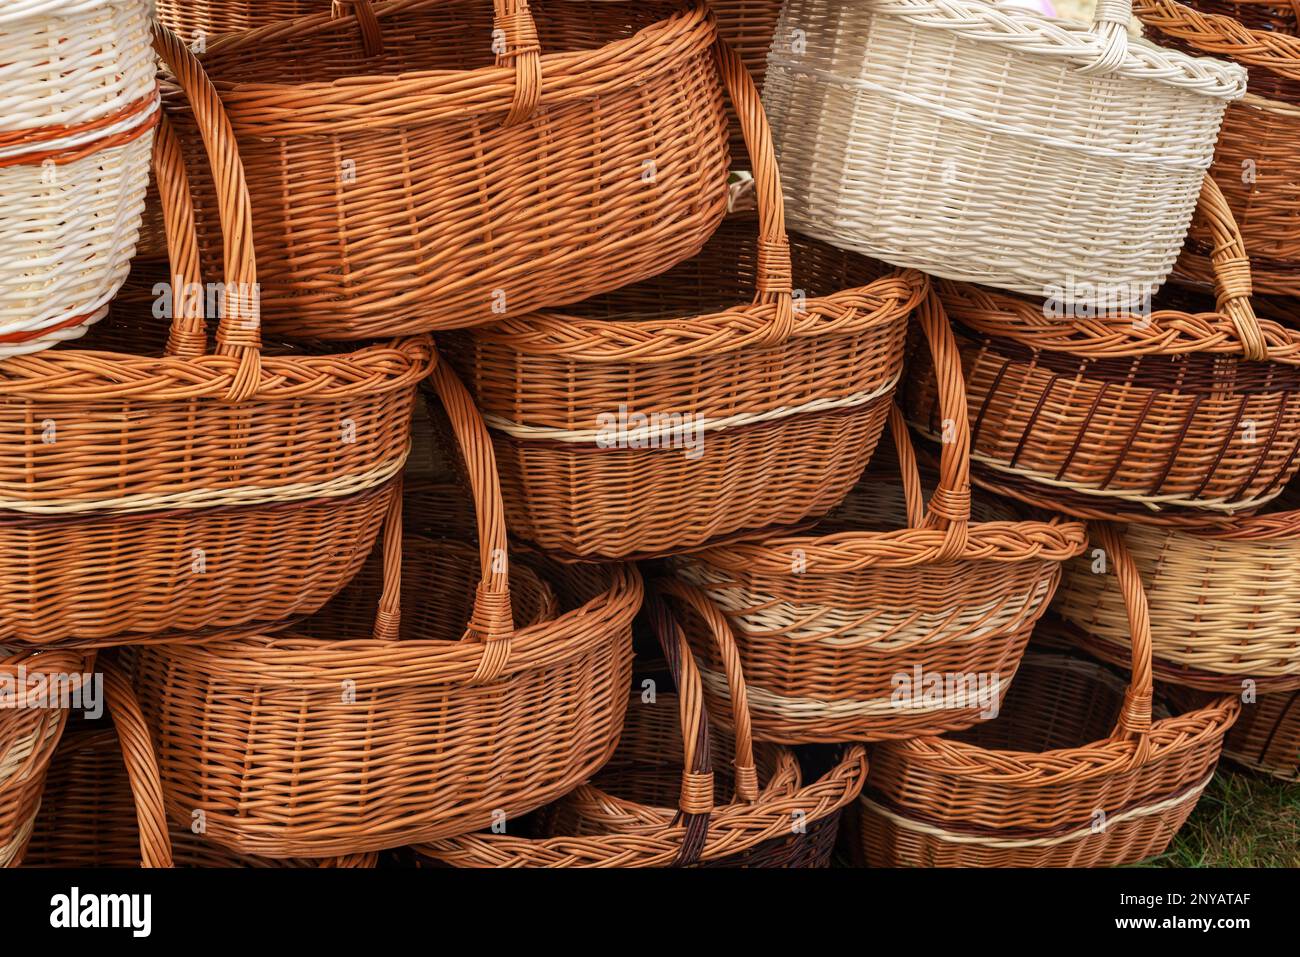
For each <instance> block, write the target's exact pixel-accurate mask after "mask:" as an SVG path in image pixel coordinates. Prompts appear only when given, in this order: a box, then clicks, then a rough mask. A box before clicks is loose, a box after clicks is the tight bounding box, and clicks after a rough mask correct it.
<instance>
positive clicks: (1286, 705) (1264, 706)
mask: <svg viewBox="0 0 1300 957" xmlns="http://www.w3.org/2000/svg"><path fill="white" fill-rule="evenodd" d="M1165 690H1166V692H1167V694H1168V696H1169V700H1170V701H1171V702H1173V703H1174V704H1175V705H1177V706H1178V707H1182V708H1194V707H1199V706H1200V705H1202V704H1204V703H1205V701H1206V699H1207V698H1208V695H1207V693H1206V692H1203V691H1192V690H1189V689H1185V688H1178V687H1168V688H1166V689H1165ZM1223 756H1224V757H1225V758H1227V759H1228V760H1230V761H1233V762H1234V763H1236V764H1239V765H1241V766H1242V767H1244V768H1249V769H1250V770H1252V771H1258V772H1260V773H1261V774H1267V775H1270V776H1272V777H1275V778H1278V779H1279V780H1282V781H1295V782H1300V691H1291V692H1283V693H1281V694H1262V695H1259V696H1258V698H1257V699H1255V700H1252V701H1244V702H1243V703H1242V705H1241V717H1240V718H1238V719H1237V723H1236V724H1234V725H1233V726H1232V730H1231V731H1229V732H1228V739H1227V740H1226V741H1225V742H1224V744H1223Z"/></svg>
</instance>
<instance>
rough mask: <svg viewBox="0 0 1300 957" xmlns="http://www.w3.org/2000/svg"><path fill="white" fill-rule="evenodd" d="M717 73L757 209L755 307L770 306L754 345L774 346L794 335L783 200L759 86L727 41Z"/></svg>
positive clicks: (718, 51)
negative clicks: (738, 135)
mask: <svg viewBox="0 0 1300 957" xmlns="http://www.w3.org/2000/svg"><path fill="white" fill-rule="evenodd" d="M713 49H714V54H715V57H716V59H717V61H718V72H719V73H720V74H721V75H722V82H723V85H724V86H725V87H726V90H727V95H728V96H729V97H730V98H731V106H732V108H733V109H734V110H735V113H736V116H737V117H738V118H739V120H740V131H741V134H742V135H743V137H744V140H745V147H746V148H747V149H748V150H749V157H750V162H751V165H752V166H753V167H754V169H753V176H754V198H755V203H756V205H757V206H758V268H757V276H756V281H755V284H754V285H755V293H754V304H755V305H759V306H762V305H769V304H770V305H772V306H773V310H772V321H771V323H770V324H769V325H768V327H767V329H766V330H765V332H764V336H763V338H762V340H760V342H759V345H760V347H762V346H776V345H780V344H782V343H784V342H785V341H786V340H788V339H789V338H790V336H791V334H792V333H793V332H794V267H793V265H792V264H791V261H790V239H789V237H788V236H787V235H786V231H785V199H784V196H783V194H782V192H781V172H780V170H779V169H777V163H776V147H775V146H774V145H773V143H772V128H771V126H769V125H768V122H767V114H766V113H764V112H763V101H762V98H761V97H760V96H759V93H758V87H757V86H755V85H754V78H753V77H752V76H751V75H750V73H749V70H748V69H746V68H745V63H744V61H743V60H741V58H740V54H738V53H737V52H736V51H735V50H733V49H732V48H731V47H730V46H728V45H727V43H726V41H724V40H718V42H717V43H716V44H715V45H714V48H713Z"/></svg>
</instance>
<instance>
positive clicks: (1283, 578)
mask: <svg viewBox="0 0 1300 957" xmlns="http://www.w3.org/2000/svg"><path fill="white" fill-rule="evenodd" d="M1274 505H1280V506H1281V507H1278V508H1270V509H1268V510H1266V511H1264V512H1262V513H1260V514H1259V515H1255V516H1252V517H1250V518H1243V519H1239V520H1237V521H1235V522H1233V523H1232V524H1230V525H1227V526H1223V527H1215V528H1205V529H1179V528H1159V527H1149V526H1144V525H1131V526H1129V527H1128V528H1127V529H1126V530H1125V531H1124V537H1125V544H1126V545H1127V547H1128V550H1129V552H1130V554H1131V555H1132V556H1133V559H1134V561H1135V562H1136V563H1137V567H1138V571H1139V573H1140V574H1141V575H1142V583H1143V585H1144V587H1145V589H1146V596H1147V604H1148V606H1149V607H1150V609H1151V642H1152V653H1153V655H1154V669H1155V676H1156V678H1157V679H1158V680H1160V681H1164V682H1168V683H1171V684H1177V685H1185V686H1187V687H1191V688H1200V689H1203V690H1205V691H1216V692H1219V693H1223V694H1236V693H1240V692H1241V691H1242V688H1243V683H1249V686H1250V687H1251V688H1253V689H1255V690H1257V691H1259V692H1268V693H1269V694H1270V695H1273V694H1275V693H1278V692H1288V691H1296V690H1300V507H1297V506H1300V488H1296V487H1295V486H1294V485H1293V486H1292V487H1291V488H1289V489H1288V490H1287V492H1286V493H1285V494H1284V495H1283V496H1282V498H1280V499H1277V500H1275V502H1274ZM1099 558H1100V556H1098V555H1097V554H1096V553H1093V554H1089V555H1083V556H1081V557H1079V558H1076V559H1074V560H1073V561H1070V562H1067V563H1066V565H1065V571H1064V576H1063V578H1062V580H1061V587H1060V589H1059V591H1058V592H1057V594H1056V600H1055V602H1054V604H1053V606H1052V609H1053V611H1054V612H1055V613H1056V614H1058V615H1060V616H1061V617H1062V618H1064V619H1066V620H1067V621H1069V622H1071V623H1072V624H1074V625H1075V626H1077V629H1078V631H1079V634H1078V636H1077V640H1076V644H1078V645H1080V646H1081V647H1083V648H1085V649H1086V650H1087V651H1089V652H1090V653H1092V654H1094V655H1096V656H1097V657H1099V658H1102V659H1104V660H1106V661H1109V662H1111V663H1114V664H1123V663H1124V661H1125V660H1126V651H1127V649H1126V647H1125V645H1126V644H1127V631H1126V622H1127V616H1126V615H1125V611H1124V601H1123V596H1122V595H1121V594H1120V591H1119V589H1118V587H1117V586H1116V582H1115V579H1114V578H1113V577H1111V576H1109V575H1106V574H1102V573H1101V572H1102V571H1103V569H1102V563H1101V562H1100V561H1099V560H1098V559H1099ZM1281 697H1285V695H1284V694H1283V695H1281Z"/></svg>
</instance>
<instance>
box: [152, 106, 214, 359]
mask: <svg viewBox="0 0 1300 957" xmlns="http://www.w3.org/2000/svg"><path fill="white" fill-rule="evenodd" d="M153 169H154V183H155V184H156V185H157V187H158V197H159V199H160V201H161V206H162V214H163V232H164V234H165V235H166V237H167V261H168V262H169V263H170V264H171V272H170V273H169V274H168V279H169V281H170V282H171V284H172V322H171V329H170V330H169V332H168V334H167V349H166V355H169V356H178V357H180V358H182V359H194V358H197V357H199V356H201V355H203V354H204V353H205V352H207V350H208V334H207V327H206V325H205V318H206V317H205V313H204V306H203V303H204V296H203V293H202V291H201V290H202V275H201V272H200V269H199V234H198V231H197V230H196V229H195V227H194V198H193V196H191V195H190V178H189V175H188V174H187V173H186V172H185V160H184V159H183V158H182V156H181V143H180V140H179V139H177V137H176V131H175V130H174V129H173V128H172V125H171V121H170V120H168V119H167V117H166V116H165V115H164V116H163V117H162V120H161V121H160V122H159V124H158V130H157V132H156V133H155V135H154V141H153Z"/></svg>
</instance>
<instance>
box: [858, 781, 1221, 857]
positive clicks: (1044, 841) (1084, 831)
mask: <svg viewBox="0 0 1300 957" xmlns="http://www.w3.org/2000/svg"><path fill="white" fill-rule="evenodd" d="M1213 777H1214V772H1213V771H1211V772H1210V774H1209V776H1208V777H1206V779H1205V780H1204V781H1202V782H1201V783H1200V784H1198V785H1196V786H1195V787H1194V788H1192V789H1191V790H1189V791H1187V792H1185V793H1183V794H1179V795H1176V796H1175V797H1171V798H1168V799H1167V800H1164V801H1159V802H1157V803H1155V804H1147V805H1144V806H1142V807H1135V808H1130V809H1129V810H1127V811H1120V812H1119V813H1118V814H1113V815H1109V816H1108V817H1107V818H1106V829H1107V830H1110V829H1111V828H1113V827H1115V825H1117V824H1123V823H1124V822H1126V821H1134V820H1140V819H1142V818H1145V817H1153V816H1155V815H1157V814H1163V813H1164V812H1165V811H1168V810H1170V809H1171V808H1175V807H1178V806H1180V805H1182V804H1186V803H1188V802H1189V801H1190V802H1193V803H1195V802H1196V801H1197V800H1198V799H1199V798H1200V796H1201V792H1202V791H1204V790H1205V788H1206V785H1208V784H1209V783H1210V779H1211V778H1213ZM859 800H861V801H862V804H863V806H864V807H866V808H869V809H870V810H871V812H872V813H873V814H879V815H880V816H881V817H883V818H885V819H886V820H888V821H891V822H892V823H894V824H896V825H897V826H898V827H901V828H902V829H903V830H905V831H914V832H916V833H918V834H928V835H929V836H930V837H934V838H938V839H939V840H941V841H947V842H948V843H950V844H978V845H980V846H981V847H997V848H1007V849H1014V848H1018V847H1054V846H1056V845H1058V844H1067V843H1069V842H1071V841H1081V840H1084V839H1085V838H1088V837H1092V836H1093V835H1095V834H1097V833H1099V832H1097V831H1094V830H1093V829H1092V825H1088V826H1087V827H1081V828H1079V829H1078V830H1075V831H1071V832H1070V833H1068V834H1058V835H1054V836H1052V837H1034V838H1018V839H1013V838H1001V837H984V836H976V835H973V834H957V833H955V832H953V831H947V830H944V829H943V828H941V827H936V826H935V825H933V824H924V823H922V822H920V821H913V820H912V819H911V818H906V817H903V816H902V815H900V814H896V813H894V812H893V811H891V810H889V809H888V808H886V807H883V806H881V805H879V804H877V803H876V802H875V801H873V800H871V799H870V798H869V797H866V796H865V795H864V796H863V797H861V798H860V799H859Z"/></svg>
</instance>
